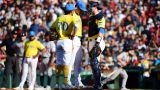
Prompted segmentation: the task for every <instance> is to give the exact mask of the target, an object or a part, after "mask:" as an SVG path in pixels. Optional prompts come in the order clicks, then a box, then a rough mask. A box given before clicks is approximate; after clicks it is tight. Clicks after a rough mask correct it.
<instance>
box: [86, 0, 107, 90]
mask: <svg viewBox="0 0 160 90" xmlns="http://www.w3.org/2000/svg"><path fill="white" fill-rule="evenodd" d="M89 12H90V14H91V17H90V20H89V31H88V36H89V37H88V41H89V42H88V51H89V55H90V64H91V68H92V72H93V76H94V80H95V84H94V88H95V89H101V88H102V87H101V70H100V66H99V60H100V54H101V53H102V51H103V50H104V48H105V42H104V40H103V39H104V34H105V32H106V31H105V18H104V16H103V13H102V12H101V11H99V8H98V2H93V1H91V2H89Z"/></svg>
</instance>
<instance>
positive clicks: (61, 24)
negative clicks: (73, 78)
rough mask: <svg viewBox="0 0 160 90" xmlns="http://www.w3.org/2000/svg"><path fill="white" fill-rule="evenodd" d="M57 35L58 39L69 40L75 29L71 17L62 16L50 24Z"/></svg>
mask: <svg viewBox="0 0 160 90" xmlns="http://www.w3.org/2000/svg"><path fill="white" fill-rule="evenodd" d="M51 28H55V29H56V31H57V32H58V34H59V39H66V38H69V36H70V35H71V33H72V32H73V30H74V28H75V20H74V17H73V16H71V15H62V16H60V17H58V18H57V20H56V21H55V22H54V23H53V24H52V26H51Z"/></svg>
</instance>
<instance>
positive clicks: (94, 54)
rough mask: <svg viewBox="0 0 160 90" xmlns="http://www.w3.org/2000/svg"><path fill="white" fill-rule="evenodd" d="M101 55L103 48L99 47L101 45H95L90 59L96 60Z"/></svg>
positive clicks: (90, 53)
mask: <svg viewBox="0 0 160 90" xmlns="http://www.w3.org/2000/svg"><path fill="white" fill-rule="evenodd" d="M100 54H101V48H100V47H99V45H97V44H96V45H95V46H94V47H93V48H92V49H91V51H90V52H89V56H90V58H96V57H98V56H99V55H100Z"/></svg>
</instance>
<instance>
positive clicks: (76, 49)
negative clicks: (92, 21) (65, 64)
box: [68, 1, 87, 87]
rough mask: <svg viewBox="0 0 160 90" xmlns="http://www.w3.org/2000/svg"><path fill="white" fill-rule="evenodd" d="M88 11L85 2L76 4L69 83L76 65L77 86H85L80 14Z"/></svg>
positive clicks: (75, 77)
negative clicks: (82, 75) (75, 25)
mask: <svg viewBox="0 0 160 90" xmlns="http://www.w3.org/2000/svg"><path fill="white" fill-rule="evenodd" d="M85 11H87V9H86V6H85V4H84V3H83V2H81V1H78V2H77V4H76V10H75V13H74V14H73V17H74V18H75V21H76V23H77V29H76V31H75V33H74V35H73V36H74V38H73V52H72V60H71V62H70V64H69V65H70V67H69V75H68V83H69V84H70V85H72V84H71V80H70V78H71V71H72V68H73V66H74V83H75V86H76V87H84V85H83V84H82V82H81V77H80V67H81V60H82V47H81V37H82V21H81V17H80V14H82V13H83V12H85Z"/></svg>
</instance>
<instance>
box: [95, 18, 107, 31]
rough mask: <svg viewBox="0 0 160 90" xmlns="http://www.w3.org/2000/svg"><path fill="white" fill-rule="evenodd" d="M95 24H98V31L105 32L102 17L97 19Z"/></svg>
mask: <svg viewBox="0 0 160 90" xmlns="http://www.w3.org/2000/svg"><path fill="white" fill-rule="evenodd" d="M97 25H98V29H99V32H100V33H102V34H105V33H106V31H105V19H104V17H103V18H102V19H100V20H98V22H97Z"/></svg>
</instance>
